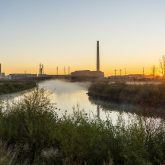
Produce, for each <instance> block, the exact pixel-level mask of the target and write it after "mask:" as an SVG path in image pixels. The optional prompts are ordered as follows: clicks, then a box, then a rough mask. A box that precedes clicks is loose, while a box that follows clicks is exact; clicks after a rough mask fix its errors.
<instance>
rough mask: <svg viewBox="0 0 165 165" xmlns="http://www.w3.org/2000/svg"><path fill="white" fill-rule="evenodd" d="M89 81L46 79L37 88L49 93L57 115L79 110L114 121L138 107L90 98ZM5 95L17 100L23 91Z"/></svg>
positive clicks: (131, 112) (94, 116) (5, 98)
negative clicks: (88, 93)
mask: <svg viewBox="0 0 165 165" xmlns="http://www.w3.org/2000/svg"><path fill="white" fill-rule="evenodd" d="M89 85H90V83H89V82H69V81H64V80H48V81H43V82H41V83H39V88H44V89H45V90H46V91H48V92H49V94H50V99H51V101H52V102H53V103H55V106H56V107H57V109H56V111H57V113H58V114H59V115H62V114H64V113H66V114H73V111H81V112H83V113H84V114H86V115H87V116H88V117H89V118H98V117H99V118H101V119H102V120H105V119H106V118H111V119H112V120H113V121H116V119H117V117H118V116H119V114H120V113H122V114H123V117H124V118H125V119H127V118H130V116H135V113H134V112H135V111H136V110H137V109H138V108H139V107H137V106H133V105H126V104H120V105H117V104H114V103H106V102H102V101H100V100H92V99H90V98H89V97H88V95H87V92H88V87H89ZM28 92H30V91H26V92H23V93H15V94H10V95H5V96H4V97H3V99H4V100H10V101H16V100H19V99H20V98H21V97H22V96H23V94H24V93H28Z"/></svg>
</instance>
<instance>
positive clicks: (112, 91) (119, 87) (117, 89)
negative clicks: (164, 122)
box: [88, 83, 165, 107]
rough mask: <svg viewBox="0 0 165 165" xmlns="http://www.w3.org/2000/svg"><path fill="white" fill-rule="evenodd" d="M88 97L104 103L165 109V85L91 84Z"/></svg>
mask: <svg viewBox="0 0 165 165" xmlns="http://www.w3.org/2000/svg"><path fill="white" fill-rule="evenodd" d="M88 95H89V96H91V97H93V98H99V99H102V100H106V101H113V102H117V103H119V102H125V103H131V104H139V105H142V106H149V107H150V106H151V107H152V106H158V107H159V106H163V107H165V83H162V84H159V85H155V84H144V85H130V84H125V83H113V84H108V83H93V84H92V85H91V86H90V88H89V89H88Z"/></svg>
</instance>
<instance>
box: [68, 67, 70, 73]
mask: <svg viewBox="0 0 165 165" xmlns="http://www.w3.org/2000/svg"><path fill="white" fill-rule="evenodd" d="M68 74H70V66H68Z"/></svg>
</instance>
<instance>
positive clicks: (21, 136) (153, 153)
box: [0, 89, 165, 165]
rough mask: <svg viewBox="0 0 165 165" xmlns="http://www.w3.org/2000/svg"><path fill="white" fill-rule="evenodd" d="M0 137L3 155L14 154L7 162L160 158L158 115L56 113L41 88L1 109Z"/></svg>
mask: <svg viewBox="0 0 165 165" xmlns="http://www.w3.org/2000/svg"><path fill="white" fill-rule="evenodd" d="M0 138H1V140H2V142H3V144H5V146H6V147H5V150H6V153H5V154H6V155H7V153H8V152H7V151H8V150H9V149H10V154H12V155H14V157H12V156H11V158H12V164H35V165H42V164H43V165H45V164H49V165H51V164H52V165H53V164H57V165H63V164H64V165H83V164H87V165H97V164H98V165H102V164H115V165H118V164H125V165H132V164H135V165H151V164H155V165H158V164H164V163H165V161H164V160H165V123H164V120H163V119H162V120H155V119H152V118H150V119H147V118H144V117H140V116H135V117H132V118H131V117H130V118H129V120H128V121H127V122H125V121H124V119H123V117H122V114H121V115H119V117H118V120H117V123H116V124H113V123H112V121H111V120H110V119H107V120H106V121H101V120H99V119H89V118H88V117H87V116H86V115H85V114H83V113H81V112H78V111H77V112H75V113H74V114H73V115H70V116H67V115H65V114H64V115H63V116H62V117H58V115H57V113H56V107H55V106H54V105H52V104H51V103H50V101H49V99H48V96H47V95H46V94H45V91H44V90H43V89H36V90H34V91H33V92H32V93H31V94H30V95H28V96H25V97H24V98H23V100H21V101H20V102H18V103H16V104H14V105H13V106H11V107H9V109H8V111H6V112H2V111H1V113H0ZM0 156H1V155H0ZM0 158H1V157H0ZM9 161H10V158H9Z"/></svg>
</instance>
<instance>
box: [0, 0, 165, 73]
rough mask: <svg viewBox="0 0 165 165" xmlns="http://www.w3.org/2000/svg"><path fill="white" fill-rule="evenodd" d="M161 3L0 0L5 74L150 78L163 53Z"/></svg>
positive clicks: (164, 26) (154, 0)
mask: <svg viewBox="0 0 165 165" xmlns="http://www.w3.org/2000/svg"><path fill="white" fill-rule="evenodd" d="M164 7H165V1H164V0H28V1H27V0H14V1H13V0H0V62H1V63H2V66H3V68H2V69H3V71H4V72H6V73H7V74H9V73H24V72H26V73H38V68H39V63H43V64H44V67H45V73H47V74H56V67H57V66H58V67H59V72H60V73H61V74H62V73H63V70H64V69H63V68H64V67H66V68H67V67H68V66H70V69H71V71H74V70H82V69H90V70H95V69H96V66H95V65H96V41H97V40H99V41H100V64H101V70H102V71H104V72H105V74H106V75H113V74H114V69H117V70H118V71H119V69H122V70H123V72H124V68H126V69H127V73H130V74H132V73H142V70H143V67H144V68H145V73H146V74H150V73H151V68H152V66H153V65H156V66H158V65H159V60H160V59H161V57H162V55H164V54H165V10H164Z"/></svg>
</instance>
